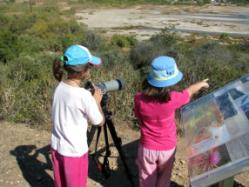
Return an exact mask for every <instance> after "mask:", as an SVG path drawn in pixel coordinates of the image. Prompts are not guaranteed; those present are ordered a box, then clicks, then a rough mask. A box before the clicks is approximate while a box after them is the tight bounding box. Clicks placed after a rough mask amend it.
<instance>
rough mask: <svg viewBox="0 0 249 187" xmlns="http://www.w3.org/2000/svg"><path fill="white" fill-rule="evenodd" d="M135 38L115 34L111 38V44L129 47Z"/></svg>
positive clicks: (134, 41) (132, 44)
mask: <svg viewBox="0 0 249 187" xmlns="http://www.w3.org/2000/svg"><path fill="white" fill-rule="evenodd" d="M136 42H137V40H136V39H135V37H133V36H125V35H119V34H115V35H113V36H112V38H111V45H113V46H117V47H120V48H129V47H132V46H134V45H135V44H136Z"/></svg>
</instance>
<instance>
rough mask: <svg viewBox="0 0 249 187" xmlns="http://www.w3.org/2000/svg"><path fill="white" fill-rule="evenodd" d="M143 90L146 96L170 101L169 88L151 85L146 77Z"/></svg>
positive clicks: (161, 100)
mask: <svg viewBox="0 0 249 187" xmlns="http://www.w3.org/2000/svg"><path fill="white" fill-rule="evenodd" d="M142 92H143V94H144V95H145V96H148V97H149V98H151V99H153V100H156V101H159V102H168V101H169V100H170V96H169V89H168V88H167V87H166V88H158V87H154V86H152V85H150V84H149V83H148V81H147V80H146V79H144V81H143V83H142Z"/></svg>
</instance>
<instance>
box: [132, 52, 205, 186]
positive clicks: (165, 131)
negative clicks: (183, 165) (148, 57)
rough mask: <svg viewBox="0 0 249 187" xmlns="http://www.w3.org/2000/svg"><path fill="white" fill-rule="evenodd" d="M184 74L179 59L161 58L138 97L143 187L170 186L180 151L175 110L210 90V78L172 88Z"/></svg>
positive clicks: (135, 110) (140, 166)
mask: <svg viewBox="0 0 249 187" xmlns="http://www.w3.org/2000/svg"><path fill="white" fill-rule="evenodd" d="M182 77H183V75H182V73H181V72H180V71H179V70H178V68H177V65H176V63H175V60H174V59H173V58H171V57H168V56H159V57H157V58H155V59H154V60H153V61H152V64H151V72H150V74H149V75H148V76H147V78H146V79H145V80H144V82H143V84H142V91H141V92H138V93H137V94H136V95H135V98H134V105H135V106H134V112H135V116H136V117H137V118H138V120H139V123H140V132H141V138H140V144H139V149H138V159H137V163H138V169H139V181H140V187H167V186H169V185H170V177H171V171H172V168H173V162H174V153H175V148H176V124H175V111H176V110H177V109H179V108H180V107H181V106H183V105H185V104H187V103H188V102H189V101H190V98H191V97H192V95H193V94H195V93H197V92H198V91H199V90H200V89H202V88H208V87H209V85H208V83H207V81H208V79H205V80H203V81H200V82H198V83H195V84H193V85H191V86H189V87H188V88H186V89H184V90H182V91H180V92H177V91H170V90H169V88H170V87H171V86H173V85H175V84H177V83H178V82H179V81H180V80H181V79H182Z"/></svg>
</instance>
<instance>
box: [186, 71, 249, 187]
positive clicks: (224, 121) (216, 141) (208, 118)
mask: <svg viewBox="0 0 249 187" xmlns="http://www.w3.org/2000/svg"><path fill="white" fill-rule="evenodd" d="M181 124H182V125H183V129H184V138H185V142H186V150H187V158H188V171H189V177H190V183H191V186H198V187H201V186H209V185H211V184H214V183H217V182H219V181H222V180H224V179H226V178H229V177H231V176H234V175H236V174H238V173H240V172H243V171H246V170H249V75H246V76H244V77H242V78H241V79H239V80H236V81H233V82H231V83H229V84H227V85H225V86H224V87H223V88H220V89H218V90H216V91H214V92H212V93H210V94H208V95H206V96H203V97H201V98H200V99H198V100H196V101H194V102H191V103H190V104H188V105H186V106H185V107H183V108H182V110H181Z"/></svg>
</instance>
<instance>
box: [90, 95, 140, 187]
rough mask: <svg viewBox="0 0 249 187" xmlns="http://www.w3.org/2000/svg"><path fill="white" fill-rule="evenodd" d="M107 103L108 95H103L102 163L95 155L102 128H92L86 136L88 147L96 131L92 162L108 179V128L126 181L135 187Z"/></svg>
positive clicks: (109, 152) (109, 153)
mask: <svg viewBox="0 0 249 187" xmlns="http://www.w3.org/2000/svg"><path fill="white" fill-rule="evenodd" d="M107 101H108V95H107V94H104V95H103V98H102V101H101V107H102V110H103V113H104V117H105V123H104V125H103V129H104V139H105V155H104V161H103V163H101V162H100V161H99V160H98V156H99V154H97V148H98V141H99V137H100V133H101V128H102V127H97V128H92V129H91V131H90V133H89V136H88V144H89V145H90V144H91V142H92V140H93V137H94V134H95V132H96V129H97V138H96V142H95V153H94V154H93V157H94V161H95V163H96V165H97V169H98V170H99V171H101V172H102V174H103V175H104V177H105V178H108V177H109V176H110V168H109V161H108V157H109V156H110V155H111V151H110V145H109V140H108V130H107V128H108V129H109V132H110V135H111V137H112V140H113V143H114V145H115V147H116V149H117V151H118V153H119V156H120V158H121V161H122V162H123V165H124V168H125V172H126V175H127V177H128V179H129V181H130V183H131V185H132V187H135V184H134V181H133V178H132V174H131V172H130V169H129V167H128V165H127V163H126V158H125V155H124V152H123V150H122V140H121V138H120V137H118V135H117V133H116V130H115V127H114V124H113V121H112V112H110V111H109V110H108V108H107Z"/></svg>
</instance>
